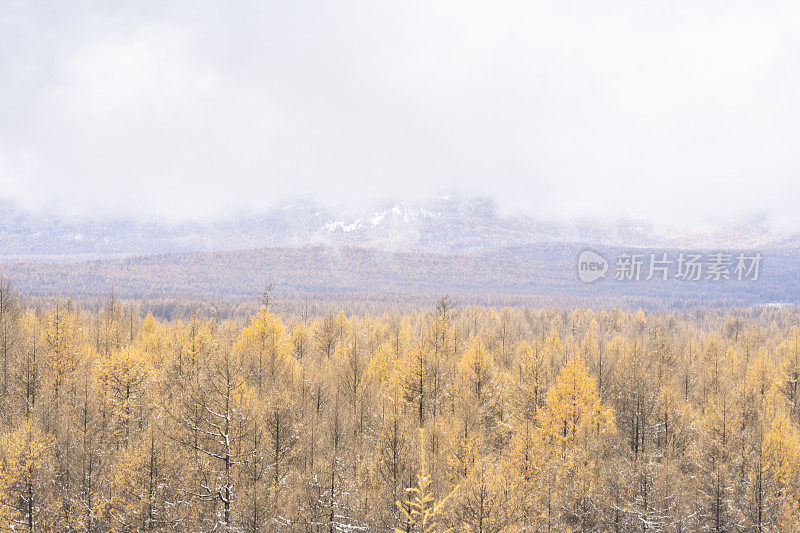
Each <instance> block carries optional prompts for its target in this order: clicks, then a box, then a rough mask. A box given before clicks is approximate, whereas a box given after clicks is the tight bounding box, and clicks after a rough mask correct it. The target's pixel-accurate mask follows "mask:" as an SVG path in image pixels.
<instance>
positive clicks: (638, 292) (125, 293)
mask: <svg viewBox="0 0 800 533" xmlns="http://www.w3.org/2000/svg"><path fill="white" fill-rule="evenodd" d="M581 250H582V247H581V246H580V245H577V244H553V243H541V244H535V245H534V244H532V245H525V246H515V247H506V248H501V249H497V250H490V251H479V252H465V253H430V252H390V251H385V250H381V249H373V248H362V247H352V246H350V247H348V246H337V247H332V246H314V247H279V248H260V249H253V250H244V251H231V252H187V253H171V254H160V255H151V256H137V257H130V258H123V259H108V260H97V261H88V262H72V263H40V262H16V263H4V264H0V275H2V276H5V277H7V278H9V279H10V280H11V281H12V282H13V283H14V285H15V286H16V287H17V288H18V289H19V290H20V291H21V292H22V293H23V294H26V295H29V296H44V297H46V296H49V295H55V294H60V295H67V296H71V297H73V298H84V299H87V298H88V299H92V298H96V297H98V296H104V295H107V294H109V293H110V292H112V291H113V292H115V293H116V294H118V295H119V296H121V297H125V298H148V299H154V298H209V297H210V298H219V299H229V300H230V299H237V298H248V297H252V296H254V295H256V294H257V293H258V291H259V290H260V289H261V288H263V286H264V285H265V284H266V283H269V282H272V283H274V284H275V290H276V293H277V294H279V295H284V296H292V295H307V296H309V297H334V296H337V295H338V296H348V297H355V296H356V295H361V296H365V297H370V296H375V295H380V298H381V299H387V298H388V299H391V300H393V301H417V300H419V299H423V300H424V299H425V298H427V297H429V296H430V295H435V294H441V293H446V292H450V293H458V294H460V295H462V298H464V299H465V301H470V302H474V303H492V302H494V303H497V302H502V303H508V304H526V305H527V304H532V303H535V304H547V303H561V304H585V305H592V304H594V303H603V304H604V305H610V304H614V305H623V306H631V307H645V308H647V307H692V306H697V305H717V306H720V305H728V306H730V305H791V304H794V303H796V302H798V301H800V276H798V272H800V269H799V268H798V265H800V248H799V247H798V246H796V245H794V244H792V243H786V244H784V245H782V246H773V247H772V248H769V249H766V250H763V251H761V253H762V255H763V262H762V265H761V272H760V275H759V278H758V279H757V280H755V281H752V280H742V281H738V280H730V281H724V280H723V281H706V280H704V279H701V280H700V281H682V280H678V279H672V278H670V279H669V280H667V281H661V280H658V279H657V278H656V279H652V280H649V281H648V280H645V279H644V278H645V277H646V271H644V272H643V273H642V276H641V277H642V279H641V280H639V281H617V280H615V279H613V277H614V272H613V269H614V265H613V264H612V265H610V267H609V268H610V270H609V272H608V273H607V275H606V277H605V278H604V279H601V280H598V281H596V282H594V283H590V284H587V283H582V282H580V281H579V280H578V278H577V276H576V268H577V267H576V260H577V257H578V255H579V253H580V252H581ZM596 250H597V251H599V252H601V253H602V254H604V255H605V256H606V257H609V258H611V257H614V256H615V255H618V254H620V253H622V252H623V251H624V250H621V249H613V248H599V249H598V248H596ZM650 251H655V252H657V253H658V254H661V253H663V250H654V249H653V250H650V249H642V250H637V251H636V252H637V253H642V254H646V253H648V252H650ZM668 252H669V253H670V254H671V255H672V256H676V255H678V254H679V252H680V251H678V250H669V251H668Z"/></svg>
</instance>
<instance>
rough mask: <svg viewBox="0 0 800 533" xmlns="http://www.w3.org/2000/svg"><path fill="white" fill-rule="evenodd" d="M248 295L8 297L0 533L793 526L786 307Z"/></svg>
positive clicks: (798, 496)
mask: <svg viewBox="0 0 800 533" xmlns="http://www.w3.org/2000/svg"><path fill="white" fill-rule="evenodd" d="M261 303H262V305H261V308H260V310H259V311H258V312H257V313H255V314H253V315H252V316H248V317H247V318H244V319H240V318H230V319H220V318H215V317H213V316H208V315H204V314H203V313H200V312H198V313H194V314H191V315H188V316H184V317H181V318H177V317H176V318H172V319H171V320H164V319H156V318H154V317H153V316H152V315H150V314H145V313H144V312H143V311H142V308H141V307H140V304H139V303H137V302H134V301H120V300H118V299H116V298H113V297H111V298H108V299H107V300H106V301H105V302H104V303H103V304H102V305H101V306H99V307H98V308H96V309H88V308H85V307H82V306H81V305H79V304H76V303H74V302H71V301H69V300H53V301H50V302H48V303H47V304H43V303H41V302H36V303H35V304H34V303H31V302H26V301H25V300H24V299H23V298H21V297H20V296H19V295H18V294H16V293H15V292H14V291H13V289H12V288H11V287H10V286H8V285H7V284H3V285H2V287H0V357H1V358H2V359H1V360H0V400H1V403H0V504H2V507H0V524H2V527H3V528H4V530H14V531H20V530H26V531H35V530H38V531H98V532H99V531H236V532H239V531H243V532H244V531H252V532H257V531H330V532H333V531H392V530H394V529H398V530H400V531H409V532H410V531H423V530H424V531H434V530H439V531H443V530H445V529H446V528H450V527H452V528H454V529H458V530H464V531H475V532H489V531H515V530H525V531H568V530H575V531H645V530H648V531H661V530H667V531H696V530H711V531H738V530H743V531H797V530H800V440H799V438H800V433H799V432H798V431H799V427H798V424H800V391H798V378H800V329H799V328H798V327H797V326H798V322H799V321H800V313H798V312H796V311H791V310H787V309H763V310H749V311H743V312H738V313H735V314H729V315H723V314H721V313H719V312H716V311H698V312H694V313H681V314H675V313H649V314H645V313H643V312H641V311H638V312H632V311H623V310H600V311H598V310H590V309H557V308H553V309H537V310H532V309H522V308H503V309H495V308H487V307H472V306H464V305H462V306H458V305H454V304H453V300H451V299H448V298H446V297H443V298H441V299H440V300H439V301H438V302H437V301H434V302H431V303H430V305H429V306H428V308H425V309H419V310H418V311H415V312H406V311H396V312H389V311H387V312H385V313H381V314H379V315H372V316H370V315H368V314H357V315H353V314H351V315H349V316H348V315H347V314H345V313H344V312H341V311H339V310H337V309H332V310H329V311H328V312H325V313H321V314H319V315H316V314H308V315H306V314H304V313H299V314H298V313H284V312H280V311H279V310H278V309H277V308H276V306H275V305H274V304H273V302H270V301H269V299H268V298H265V299H264V300H263V301H262V302H261ZM409 489H412V490H409Z"/></svg>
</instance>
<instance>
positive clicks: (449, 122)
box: [0, 1, 800, 228]
mask: <svg viewBox="0 0 800 533" xmlns="http://www.w3.org/2000/svg"><path fill="white" fill-rule="evenodd" d="M82 6H83V7H81V8H79V7H72V8H70V7H65V6H64V5H62V4H61V3H56V2H54V3H51V4H42V3H37V4H36V5H34V4H29V3H8V4H4V6H3V7H1V8H0V20H2V21H3V22H0V30H2V31H0V79H3V80H7V82H6V83H4V84H2V85H0V117H2V120H0V173H1V175H0V187H2V190H0V193H2V195H9V196H12V197H15V198H17V199H19V200H20V201H22V202H24V203H27V204H31V205H35V204H48V203H57V204H59V205H62V206H67V207H69V208H71V209H74V210H78V211H93V210H97V209H103V210H125V211H134V212H140V211H147V212H156V213H161V214H167V215H175V216H187V215H198V214H203V213H208V212H219V211H220V210H222V209H229V208H231V207H234V206H239V205H242V206H247V207H250V208H259V207H263V206H266V205H270V204H272V203H274V202H275V201H276V199H277V198H281V197H285V196H287V195H292V194H298V193H303V192H308V193H313V194H317V195H320V196H323V197H328V198H330V199H331V200H338V201H359V200H363V199H366V198H375V197H380V198H386V197H397V196H400V197H420V196H426V195H432V194H434V193H435V192H436V191H438V190H441V189H444V188H448V187H451V186H454V185H459V186H465V187H467V188H469V189H473V190H480V191H485V192H487V193H489V194H492V195H494V196H495V197H496V198H497V199H498V201H499V203H500V205H501V206H504V207H505V208H508V209H515V210H516V209H520V210H525V211H529V212H537V213H542V214H544V215H547V216H561V217H574V216H587V215H588V216H598V217H616V216H627V215H630V214H632V213H638V214H641V215H645V216H649V217H652V218H655V219H659V220H668V221H672V220H674V219H675V218H677V217H683V218H686V219H687V220H698V221H699V220H706V219H707V218H709V217H730V216H733V215H736V214H753V213H765V212H766V213H769V214H770V215H771V216H772V217H773V219H774V220H776V221H778V222H779V223H781V224H784V225H789V226H791V225H796V227H798V228H800V219H796V215H794V211H795V209H794V205H792V202H791V201H790V200H789V199H791V198H797V197H800V194H799V193H800V185H799V184H798V180H796V179H795V174H796V173H797V170H798V168H800V165H798V163H800V156H798V154H797V151H796V148H795V147H796V145H797V141H796V133H795V131H796V124H797V123H798V119H800V104H798V102H797V99H796V94H798V92H799V91H798V89H800V79H798V67H797V66H796V65H798V64H800V48H799V47H798V37H797V36H796V31H795V28H796V27H797V26H798V22H800V20H799V19H800V16H799V14H800V7H798V6H797V5H796V4H793V3H790V2H763V3H754V2H712V1H699V2H697V1H694V2H681V1H678V2H674V1H673V2H658V3H653V2H647V3H641V2H627V1H619V2H603V3H593V2H491V3H486V2H463V1H462V2H437V3H434V4H431V3H429V2H403V3H397V4H386V3H373V2H346V3H340V2H337V3H329V4H323V3H307V2H291V3H282V2H266V3H260V2H259V3H236V4H230V3H216V4H214V3H205V2H189V3H184V2H158V3H152V4H137V8H136V9H134V8H132V7H127V6H125V5H122V4H118V5H112V4H110V3H101V2H97V3H94V2H88V3H86V4H83V5H82Z"/></svg>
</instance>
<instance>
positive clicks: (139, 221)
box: [0, 191, 784, 261]
mask: <svg viewBox="0 0 800 533" xmlns="http://www.w3.org/2000/svg"><path fill="white" fill-rule="evenodd" d="M782 237H784V236H783V235H781V234H778V233H775V232H772V231H771V230H770V228H769V226H768V225H767V224H766V222H765V221H763V220H759V219H756V220H751V221H748V222H739V223H733V222H732V223H729V224H727V225H718V226H707V227H699V228H698V227H692V228H686V227H681V226H677V225H676V226H675V227H657V226H654V225H653V224H650V223H649V222H648V221H646V220H644V219H623V220H619V221H617V222H615V223H613V224H603V223H599V222H596V221H592V220H590V219H583V220H576V221H559V220H552V219H547V218H544V217H536V216H531V215H513V214H507V213H504V212H502V211H501V210H499V209H498V207H497V205H496V204H495V202H494V201H493V200H492V199H490V198H488V197H485V196H471V195H465V194H462V193H456V192H452V191H450V192H447V193H445V194H440V195H438V196H436V197H433V198H430V199H428V200H426V201H417V202H402V201H400V202H389V203H383V204H374V205H367V206H364V207H362V208H352V207H346V206H343V205H341V204H330V203H324V202H322V201H319V200H314V199H308V198H306V199H300V198H298V199H296V200H294V201H291V202H286V203H284V204H282V205H281V206H279V207H276V208H274V209H271V210H268V211H266V212H264V213H247V212H240V211H237V212H235V213H231V214H230V215H227V216H225V217H217V218H210V219H207V220H203V221H190V220H187V221H182V222H176V221H169V220H164V219H158V218H142V217H139V218H137V217H111V216H97V217H92V218H89V217H76V216H65V215H59V214H53V213H51V214H44V213H41V212H33V211H28V210H25V209H22V208H19V207H18V206H16V205H15V204H14V203H13V202H10V201H6V202H3V203H2V204H0V243H1V246H0V259H2V260H6V261H8V260H56V261H63V260H67V261H75V260H82V259H92V258H102V257H108V256H127V255H147V254H155V253H165V252H186V251H222V250H241V249H249V248H257V247H275V246H290V247H292V246H295V247H298V246H308V245H334V246H338V245H352V246H359V247H367V248H377V249H383V250H388V251H421V252H442V253H459V252H470V251H485V250H492V249H497V248H502V247H505V246H512V245H520V244H535V243H552V242H562V243H585V244H590V245H616V246H659V245H660V246H682V247H703V248H714V247H718V248H719V247H726V248H731V247H734V248H741V247H754V246H761V245H764V244H766V243H771V242H774V241H777V240H780V238H782Z"/></svg>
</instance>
